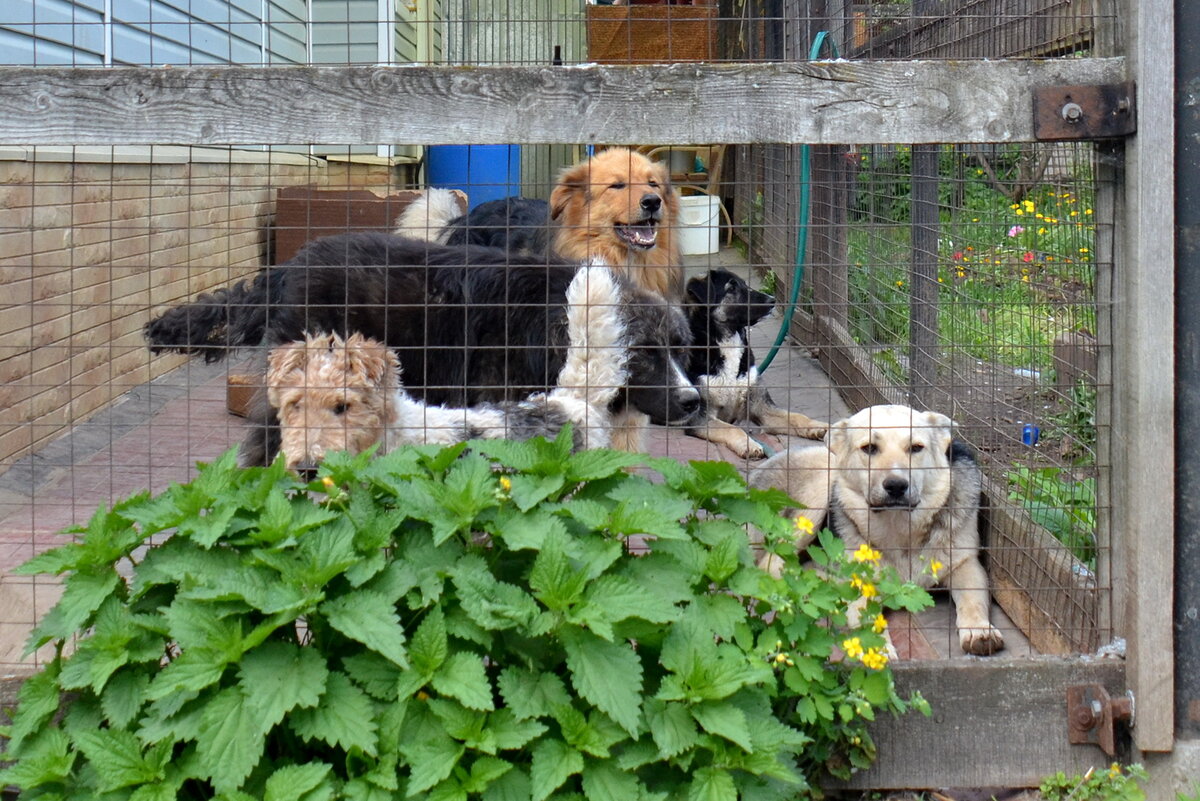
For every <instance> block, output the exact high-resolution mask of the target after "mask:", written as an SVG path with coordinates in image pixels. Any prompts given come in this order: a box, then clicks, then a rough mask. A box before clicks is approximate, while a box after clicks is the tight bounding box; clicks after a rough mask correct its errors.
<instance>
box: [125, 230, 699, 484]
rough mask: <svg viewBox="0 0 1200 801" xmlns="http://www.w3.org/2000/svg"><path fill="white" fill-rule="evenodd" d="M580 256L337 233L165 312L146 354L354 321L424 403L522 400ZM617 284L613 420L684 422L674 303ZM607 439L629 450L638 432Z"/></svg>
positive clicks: (560, 349)
mask: <svg viewBox="0 0 1200 801" xmlns="http://www.w3.org/2000/svg"><path fill="white" fill-rule="evenodd" d="M578 266H579V265H578V264H572V263H555V264H547V263H546V259H545V258H544V257H543V258H533V257H526V256H520V255H510V254H508V253H507V252H505V251H504V250H499V249H496V248H488V247H479V246H451V245H444V246H440V245H433V244H431V243H428V242H418V241H415V240H411V239H406V238H403V237H398V236H394V235H391V234H384V233H355V234H342V235H338V236H331V237H326V238H323V239H318V240H315V241H313V242H310V243H309V244H307V245H305V247H304V248H302V249H301V250H300V252H299V253H297V254H296V255H295V256H294V257H293V258H291V259H289V260H288V261H287V262H285V263H284V264H281V265H278V266H276V267H269V268H265V269H264V270H262V271H261V272H259V273H258V274H256V275H255V276H253V277H252V278H249V279H247V280H245V281H242V282H240V283H238V284H235V285H233V286H230V287H226V288H223V289H218V290H216V291H214V292H212V293H208V294H204V295H201V296H199V297H198V298H197V299H196V300H195V301H193V302H191V303H188V304H184V305H182V306H178V307H176V308H173V309H170V310H168V311H167V312H166V313H164V314H163V315H162V316H160V317H158V318H156V319H155V320H152V321H151V322H150V323H148V324H147V326H146V330H145V334H146V338H147V340H149V343H150V347H151V349H152V350H153V351H155V352H160V351H165V350H175V351H180V352H183V353H202V354H204V357H205V359H206V360H207V361H215V360H218V359H221V358H223V357H224V356H225V354H226V352H227V351H228V350H230V349H231V348H235V347H238V346H242V345H256V344H259V343H261V342H266V343H267V344H270V345H279V344H282V343H286V342H292V341H295V340H301V339H304V337H305V334H307V333H318V332H325V333H337V334H341V335H342V336H348V335H350V334H351V333H356V332H357V333H360V334H362V335H363V336H365V337H369V338H372V339H376V340H378V341H380V342H384V343H386V344H387V345H388V346H390V347H391V348H392V349H394V350H395V351H396V354H397V356H399V358H400V363H401V367H402V369H403V371H404V376H405V386H406V388H407V389H408V390H409V391H410V392H411V393H412V394H413V395H415V396H417V397H419V398H420V399H421V400H423V401H425V402H426V403H432V404H446V405H450V406H470V405H473V404H476V403H480V402H494V401H499V400H522V399H524V398H525V397H527V396H528V395H529V394H531V393H533V392H542V391H546V390H548V389H550V388H552V387H553V386H554V383H555V380H556V378H557V376H558V373H559V370H560V369H561V368H562V365H563V362H564V360H565V355H566V346H567V324H566V290H567V287H568V285H569V284H570V283H571V279H572V277H574V275H575V272H576V270H577V269H578ZM622 294H623V299H624V302H623V304H622V312H623V315H624V317H625V319H624V321H623V322H624V325H625V330H626V332H627V336H628V340H629V342H630V345H629V349H630V353H629V362H628V372H629V382H628V385H627V386H626V387H625V388H624V389H623V390H622V391H621V392H620V393H619V395H618V398H617V400H616V401H615V402H614V407H613V412H614V415H615V416H616V417H617V419H618V421H622V422H619V423H618V425H619V426H621V427H623V428H627V429H628V428H635V429H636V428H639V426H636V425H633V424H631V423H630V421H631V420H633V419H635V418H637V417H639V415H638V414H637V413H638V412H640V413H642V414H645V415H648V416H649V417H650V419H651V420H653V421H654V422H656V423H660V424H670V425H683V424H688V423H690V422H691V421H692V420H693V418H694V417H695V416H696V415H697V414H699V412H700V406H701V401H700V396H699V393H698V392H697V391H696V389H695V387H693V386H692V384H691V382H690V381H689V380H688V379H687V376H686V375H685V373H684V370H683V359H684V358H685V356H684V353H685V349H686V348H687V346H688V344H689V342H690V333H689V329H688V325H687V321H686V319H685V318H684V315H683V313H682V311H680V310H678V309H676V308H674V307H672V306H670V305H668V304H667V303H666V302H664V301H663V300H662V299H661V298H659V297H658V296H656V295H654V294H652V293H649V292H646V291H644V290H640V289H638V288H636V287H634V286H632V285H631V284H629V283H628V282H625V283H623V284H622ZM270 436H271V435H270V434H268V437H270ZM629 436H631V437H636V436H637V432H636V431H631V432H629ZM616 444H617V445H618V446H624V447H626V448H628V449H636V448H637V441H636V439H635V440H633V441H630V440H628V439H626V440H624V441H623V440H622V439H621V438H620V437H617V438H616ZM266 447H267V453H268V454H269V453H271V452H272V449H271V448H270V443H269V442H268V444H267V446H266ZM247 451H248V452H249V451H250V449H249V448H248V449H247ZM255 456H256V455H254V454H249V455H247V454H244V455H243V461H244V462H247V463H250V460H253V459H254V457H255Z"/></svg>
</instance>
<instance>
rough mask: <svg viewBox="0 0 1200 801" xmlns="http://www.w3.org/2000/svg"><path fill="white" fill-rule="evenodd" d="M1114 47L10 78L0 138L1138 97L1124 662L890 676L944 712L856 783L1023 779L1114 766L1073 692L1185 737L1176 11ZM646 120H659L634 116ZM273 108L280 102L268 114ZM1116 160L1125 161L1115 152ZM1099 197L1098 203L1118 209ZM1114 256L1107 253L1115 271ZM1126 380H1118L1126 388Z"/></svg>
mask: <svg viewBox="0 0 1200 801" xmlns="http://www.w3.org/2000/svg"><path fill="white" fill-rule="evenodd" d="M1111 2H1113V3H1115V6H1114V7H1115V8H1116V9H1117V11H1118V12H1119V13H1117V14H1115V15H1113V16H1112V18H1114V19H1115V20H1116V22H1118V23H1120V25H1121V27H1122V34H1123V46H1122V47H1118V46H1117V44H1116V43H1117V37H1116V35H1115V31H1109V32H1108V37H1109V38H1108V39H1107V40H1106V41H1107V44H1104V45H1103V46H1104V47H1105V49H1104V50H1103V51H1102V52H1103V53H1104V54H1106V55H1107V56H1108V57H1103V58H1087V59H1054V60H1046V61H1035V60H1029V61H1003V60H1001V61H986V62H983V61H974V62H972V61H937V62H935V61H909V62H842V61H838V62H807V63H786V64H757V63H754V64H708V65H705V64H673V65H651V66H579V67H570V68H562V67H469V68H457V67H408V66H405V67H268V68H251V67H172V68H171V69H155V68H134V67H130V68H108V69H78V68H57V67H53V68H49V67H37V68H30V67H0V142H6V143H14V144H16V143H20V144H28V145H97V144H99V145H150V144H177V145H239V144H256V143H263V142H268V143H277V144H331V145H344V144H356V143H363V142H408V143H412V144H440V143H444V141H445V138H446V136H447V135H448V134H447V132H448V131H453V132H454V138H455V141H456V143H459V144H489V143H495V142H512V143H521V144H557V143H562V144H590V143H601V142H639V141H656V142H673V143H677V144H704V143H709V142H727V143H783V144H803V143H808V144H817V145H833V144H850V143H856V144H874V143H890V142H911V143H940V142H964V143H968V142H1019V141H1032V140H1033V139H1034V136H1033V119H1032V118H1033V115H1032V111H1031V109H1032V105H1033V100H1032V96H1033V92H1034V91H1035V90H1036V89H1038V88H1041V87H1048V86H1057V85H1078V84H1099V83H1115V82H1119V81H1125V80H1135V81H1136V82H1137V85H1138V105H1139V110H1138V132H1137V134H1136V135H1135V136H1132V137H1129V138H1128V139H1127V140H1125V142H1124V143H1123V148H1122V146H1121V145H1117V146H1115V147H1114V148H1112V150H1111V153H1112V156H1113V159H1112V163H1111V164H1110V165H1109V166H1108V167H1107V168H1108V169H1112V170H1114V171H1115V174H1116V176H1117V178H1118V180H1117V181H1116V182H1115V183H1114V184H1113V185H1114V186H1116V187H1117V189H1116V191H1115V192H1114V193H1113V196H1112V197H1111V198H1110V199H1109V200H1107V201H1104V202H1107V203H1109V204H1111V205H1110V209H1111V211H1112V214H1113V216H1112V218H1111V219H1113V220H1114V221H1115V225H1114V234H1113V237H1112V242H1111V243H1104V242H1102V243H1098V246H1099V247H1103V248H1109V247H1110V248H1111V263H1112V264H1114V265H1115V267H1114V275H1113V278H1112V281H1113V283H1112V287H1111V289H1112V294H1111V297H1112V298H1113V331H1112V335H1111V339H1110V341H1111V342H1112V345H1113V346H1112V358H1111V364H1107V365H1102V367H1101V370H1102V371H1104V373H1105V374H1102V376H1101V380H1102V381H1104V382H1105V383H1112V384H1113V385H1114V386H1115V387H1116V388H1117V389H1118V391H1117V392H1115V393H1114V395H1115V398H1114V403H1113V408H1112V417H1111V432H1112V435H1111V436H1112V443H1111V444H1112V451H1111V452H1112V453H1114V454H1117V455H1118V457H1119V460H1120V463H1119V464H1118V465H1114V469H1113V471H1112V480H1111V482H1110V483H1111V493H1112V495H1111V497H1112V507H1113V519H1112V528H1113V531H1114V546H1115V547H1114V548H1113V554H1114V562H1113V574H1112V575H1113V593H1114V599H1115V609H1116V612H1115V615H1116V620H1114V628H1115V630H1117V631H1118V632H1124V633H1125V636H1126V637H1127V640H1128V657H1127V660H1126V662H1125V663H1124V664H1122V663H1120V662H1106V661H1104V660H1096V659H1088V658H1076V659H1066V660H1063V659H1050V660H1044V659H1034V660H1015V659H990V660H986V661H963V662H958V661H956V662H951V663H947V662H934V663H922V664H902V665H899V666H897V669H896V673H897V679H898V682H899V683H900V685H901V686H902V687H905V688H919V689H921V690H922V691H923V692H924V693H925V695H926V696H927V697H928V698H929V700H930V701H931V703H932V704H933V707H934V710H935V712H934V717H933V718H932V719H931V720H928V721H922V720H919V719H916V718H914V717H911V716H910V717H907V718H904V719H901V720H899V721H895V722H892V721H881V722H880V724H879V725H878V726H877V728H876V734H877V739H878V741H879V745H880V753H881V761H880V762H879V764H878V765H877V766H876V767H875V768H873V769H872V770H870V771H867V772H866V773H864V774H862V775H861V776H860V777H858V778H857V779H856V781H855V782H854V784H855V786H861V787H868V786H870V787H912V788H921V787H938V786H964V785H975V786H1024V785H1030V784H1035V783H1036V782H1037V781H1038V780H1039V779H1040V778H1041V777H1042V776H1044V775H1046V774H1047V773H1050V772H1053V771H1056V770H1067V771H1070V770H1080V769H1086V768H1087V767H1089V766H1093V765H1103V764H1106V762H1107V758H1106V757H1105V756H1104V755H1103V754H1101V753H1100V752H1099V749H1097V748H1096V747H1094V746H1069V745H1068V744H1067V738H1066V700H1065V689H1066V687H1067V686H1068V685H1071V684H1081V683H1089V682H1095V683H1099V684H1102V685H1104V686H1105V687H1106V688H1107V689H1108V690H1109V691H1110V692H1113V693H1118V694H1119V693H1121V692H1122V691H1124V690H1125V689H1126V688H1128V689H1130V690H1131V691H1132V692H1133V695H1134V698H1135V701H1136V717H1135V721H1134V727H1133V730H1132V732H1133V745H1134V747H1135V748H1136V749H1140V750H1142V751H1169V750H1170V749H1171V748H1172V745H1173V737H1174V732H1173V680H1174V676H1173V660H1172V630H1171V609H1172V586H1173V581H1174V576H1173V568H1172V563H1173V560H1172V553H1173V537H1174V476H1173V473H1172V470H1173V465H1174V429H1173V424H1174V397H1175V387H1174V368H1173V360H1174V348H1173V333H1174V332H1173V321H1174V245H1173V231H1174V215H1173V211H1172V208H1173V192H1172V189H1173V171H1174V142H1173V119H1174V112H1173V77H1174V75H1173V73H1174V61H1173V42H1174V37H1173V34H1174V11H1173V6H1172V3H1171V2H1170V0H1144V2H1140V3H1139V2H1136V0H1111ZM645 108H655V110H656V113H655V114H654V115H653V118H652V119H651V118H650V117H648V116H647V115H645V114H644V113H643V109H645ZM266 109H269V110H270V113H264V110H266ZM1122 149H1123V151H1124V158H1123V160H1122V159H1120V158H1119V157H1120V155H1121V151H1122ZM1100 203H1101V201H1099V200H1098V203H1097V205H1098V213H1104V212H1105V208H1104V207H1103V206H1101V205H1100ZM1106 256H1107V254H1106V253H1104V252H1103V251H1102V252H1100V253H1099V254H1098V257H1099V260H1105V259H1106ZM1114 377H1115V378H1116V379H1117V381H1116V382H1112V379H1113V378H1114Z"/></svg>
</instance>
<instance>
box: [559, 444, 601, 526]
mask: <svg viewBox="0 0 1200 801" xmlns="http://www.w3.org/2000/svg"><path fill="white" fill-rule="evenodd" d="M584 453H590V451H584ZM551 510H552V511H553V512H555V513H559V514H567V515H570V516H571V517H573V518H575V519H576V520H578V521H579V522H580V523H582V524H583V525H584V526H585V527H586V528H589V529H592V530H594V531H601V530H603V529H605V528H608V518H609V515H610V513H611V507H610V506H609V505H607V504H603V503H601V502H600V501H597V500H592V499H590V498H575V497H572V498H568V499H567V500H565V501H563V502H562V503H559V504H555V505H553V506H552V507H551Z"/></svg>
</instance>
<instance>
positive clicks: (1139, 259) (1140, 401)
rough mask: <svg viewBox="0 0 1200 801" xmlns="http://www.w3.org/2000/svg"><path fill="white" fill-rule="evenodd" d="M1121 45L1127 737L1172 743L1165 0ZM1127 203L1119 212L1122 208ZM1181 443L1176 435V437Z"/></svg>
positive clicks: (1117, 358)
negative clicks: (1127, 94) (1135, 127)
mask: <svg viewBox="0 0 1200 801" xmlns="http://www.w3.org/2000/svg"><path fill="white" fill-rule="evenodd" d="M1118 8H1119V9H1120V13H1121V15H1122V17H1123V19H1125V20H1127V22H1126V24H1125V27H1124V31H1125V33H1126V36H1127V37H1128V38H1127V41H1126V50H1127V52H1128V53H1129V54H1130V56H1131V58H1132V61H1133V63H1135V64H1136V65H1137V80H1138V89H1139V94H1140V95H1141V96H1142V97H1143V98H1145V100H1146V101H1147V102H1145V103H1144V104H1141V105H1140V108H1139V109H1138V115H1139V116H1140V117H1141V118H1142V119H1143V120H1144V121H1145V122H1146V125H1145V126H1144V127H1143V128H1142V129H1141V130H1139V131H1138V135H1137V136H1135V137H1131V138H1130V139H1129V140H1128V145H1127V149H1126V153H1125V155H1126V161H1125V184H1124V186H1125V193H1124V196H1123V197H1124V208H1123V209H1122V208H1118V209H1117V211H1118V215H1117V217H1116V224H1115V226H1114V228H1115V236H1116V237H1118V242H1117V245H1116V249H1115V250H1116V253H1115V255H1116V263H1115V264H1114V270H1115V276H1114V278H1115V286H1114V298H1115V300H1116V303H1115V304H1114V307H1113V309H1114V315H1115V317H1114V320H1113V324H1114V325H1113V327H1114V329H1115V330H1116V331H1117V332H1119V333H1118V335H1117V336H1115V337H1114V338H1113V340H1112V344H1113V373H1114V375H1116V376H1118V377H1119V378H1120V384H1119V390H1118V391H1116V392H1114V399H1113V402H1114V406H1113V411H1114V420H1113V423H1114V426H1113V446H1114V448H1115V452H1116V453H1117V454H1119V455H1120V458H1121V459H1123V462H1124V465H1123V466H1124V468H1125V469H1124V470H1123V471H1122V472H1121V473H1119V474H1117V473H1114V476H1113V482H1112V488H1113V526H1114V529H1115V531H1116V532H1119V533H1123V534H1126V535H1127V538H1122V539H1121V540H1118V541H1117V542H1115V543H1114V547H1115V548H1117V549H1120V550H1121V552H1122V558H1124V560H1125V562H1124V568H1125V576H1124V577H1123V578H1124V579H1125V581H1126V582H1127V584H1126V585H1125V586H1124V590H1125V592H1126V593H1127V594H1125V595H1124V596H1123V598H1124V599H1125V601H1126V608H1125V610H1124V611H1125V631H1126V633H1127V636H1128V637H1129V684H1130V687H1131V688H1132V689H1133V691H1134V693H1135V694H1136V695H1137V702H1138V725H1137V729H1136V731H1135V732H1134V741H1135V744H1136V745H1137V747H1138V748H1140V749H1142V750H1143V751H1169V750H1171V748H1172V746H1173V745H1174V739H1175V738H1174V730H1175V709H1174V681H1175V672H1174V671H1175V663H1174V648H1173V647H1172V640H1173V637H1174V632H1173V628H1172V618H1171V610H1172V609H1173V608H1174V593H1173V588H1174V564H1175V560H1174V558H1173V555H1174V551H1175V536H1176V532H1175V526H1176V521H1175V471H1174V470H1173V469H1172V468H1173V466H1174V464H1175V441H1176V440H1175V436H1176V432H1175V380H1174V376H1175V331H1174V327H1175V269H1176V268H1175V237H1174V235H1173V232H1174V231H1175V211H1174V209H1175V196H1174V191H1175V184H1174V182H1175V139H1174V132H1175V106H1174V102H1175V101H1174V91H1175V89H1174V76H1175V55H1174V51H1173V50H1172V49H1171V48H1169V47H1167V48H1163V47H1162V46H1161V44H1162V43H1163V42H1173V41H1175V25H1174V14H1173V13H1172V9H1173V5H1172V3H1171V0H1142V1H1141V2H1133V0H1123V2H1121V3H1119V4H1118ZM1122 212H1123V214H1122ZM1181 442H1182V440H1181Z"/></svg>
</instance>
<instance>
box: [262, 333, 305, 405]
mask: <svg viewBox="0 0 1200 801" xmlns="http://www.w3.org/2000/svg"><path fill="white" fill-rule="evenodd" d="M307 359H308V343H307V342H289V343H288V344H286V345H280V346H278V347H275V348H271V352H270V353H268V354H267V402H268V403H270V404H271V406H273V407H275V408H279V387H280V386H281V385H282V384H283V380H284V378H285V377H286V376H287V375H288V374H289V373H291V372H293V371H295V370H300V371H301V372H303V371H304V365H305V363H306V361H307Z"/></svg>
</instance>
